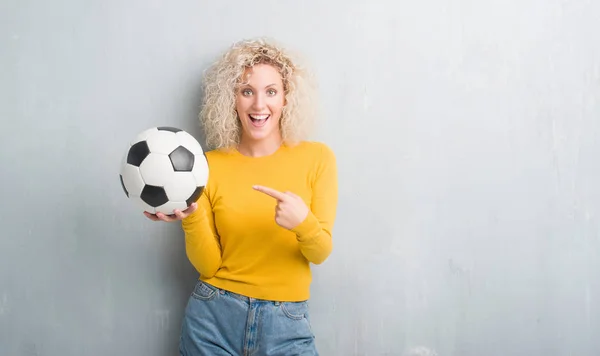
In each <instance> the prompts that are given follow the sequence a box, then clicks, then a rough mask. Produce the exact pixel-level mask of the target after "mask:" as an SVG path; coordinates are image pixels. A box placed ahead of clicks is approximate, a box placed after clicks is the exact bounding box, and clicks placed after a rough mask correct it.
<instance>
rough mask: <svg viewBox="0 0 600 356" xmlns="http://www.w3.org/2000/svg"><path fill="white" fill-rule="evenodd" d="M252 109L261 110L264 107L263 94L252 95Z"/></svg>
mask: <svg viewBox="0 0 600 356" xmlns="http://www.w3.org/2000/svg"><path fill="white" fill-rule="evenodd" d="M253 106H254V109H256V110H262V109H264V107H265V97H264V94H263V93H256V95H254V103H253Z"/></svg>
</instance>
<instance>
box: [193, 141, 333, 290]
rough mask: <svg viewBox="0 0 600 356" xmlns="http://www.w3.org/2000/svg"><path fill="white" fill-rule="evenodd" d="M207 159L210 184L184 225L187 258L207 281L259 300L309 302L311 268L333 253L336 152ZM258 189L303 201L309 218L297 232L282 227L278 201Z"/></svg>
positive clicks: (221, 154)
mask: <svg viewBox="0 0 600 356" xmlns="http://www.w3.org/2000/svg"><path fill="white" fill-rule="evenodd" d="M206 157H207V160H208V164H209V167H210V176H209V179H208V183H207V185H206V188H205V190H204V193H203V194H202V195H201V196H200V198H199V199H198V209H197V210H196V211H195V212H194V213H193V214H191V215H190V216H188V217H187V218H186V219H184V220H183V221H182V227H183V230H184V232H185V239H186V253H187V256H188V258H189V260H190V262H191V263H192V265H193V266H194V267H195V268H196V269H197V270H198V272H199V273H200V279H201V280H203V281H206V282H207V283H210V284H212V285H214V286H216V287H218V288H222V289H225V290H229V291H232V292H235V293H238V294H242V295H245V296H248V297H253V298H257V299H267V300H275V301H301V300H307V299H309V296H310V283H311V280H312V277H311V270H310V265H309V263H314V264H320V263H322V262H323V261H325V259H326V258H327V257H328V256H329V254H330V253H331V250H332V237H331V232H332V228H333V223H334V219H335V215H336V208H337V200H338V182H337V167H336V161H335V156H334V154H333V152H332V150H331V149H330V148H329V147H328V146H326V145H325V144H322V143H317V142H302V143H300V144H298V145H294V146H285V145H284V146H282V147H281V148H279V150H278V151H277V152H275V153H273V154H272V155H269V156H265V157H258V158H255V157H247V156H244V155H242V154H240V153H239V152H238V151H237V150H231V151H222V150H215V151H209V152H207V153H206ZM257 184H258V185H263V186H267V187H270V188H273V189H277V190H279V191H281V192H285V191H290V192H292V193H295V194H297V195H299V196H300V197H302V199H303V200H304V202H305V203H306V205H307V206H308V207H309V210H310V211H309V213H308V216H307V217H306V219H305V220H304V221H303V222H302V223H300V224H299V225H298V226H297V227H295V228H294V229H292V230H291V231H290V230H287V229H285V228H282V227H280V226H279V225H277V223H276V222H275V205H276V204H277V201H276V200H275V199H274V198H272V197H270V196H268V195H266V194H264V193H261V192H258V191H256V190H254V189H253V188H252V187H253V185H257Z"/></svg>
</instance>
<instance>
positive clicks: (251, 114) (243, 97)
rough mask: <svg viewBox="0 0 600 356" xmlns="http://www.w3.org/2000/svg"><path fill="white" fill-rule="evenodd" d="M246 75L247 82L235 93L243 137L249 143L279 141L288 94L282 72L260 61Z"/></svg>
mask: <svg viewBox="0 0 600 356" xmlns="http://www.w3.org/2000/svg"><path fill="white" fill-rule="evenodd" d="M244 78H246V80H245V82H246V84H244V85H242V86H240V87H239V89H238V92H237V93H236V109H237V113H238V116H239V120H240V122H241V125H242V131H243V132H242V138H243V139H244V140H245V141H248V142H258V141H264V140H280V138H281V134H280V131H279V120H280V119H281V113H282V111H283V106H284V105H285V94H284V88H283V81H282V79H281V75H280V74H279V71H278V70H277V69H276V68H275V67H273V66H271V65H268V64H257V65H255V66H254V67H252V68H248V69H247V70H246V71H245V72H244Z"/></svg>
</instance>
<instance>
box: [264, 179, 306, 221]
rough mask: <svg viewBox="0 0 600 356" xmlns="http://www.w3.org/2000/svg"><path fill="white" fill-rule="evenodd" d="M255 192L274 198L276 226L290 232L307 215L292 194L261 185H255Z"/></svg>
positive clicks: (302, 204) (300, 202) (303, 206)
mask: <svg viewBox="0 0 600 356" xmlns="http://www.w3.org/2000/svg"><path fill="white" fill-rule="evenodd" d="M253 188H254V189H255V190H257V191H259V192H262V193H265V194H266V195H268V196H270V197H272V198H275V199H276V200H277V205H276V206H275V222H276V223H277V225H279V226H281V227H283V228H286V229H288V230H291V229H293V228H295V227H296V226H298V225H300V223H301V222H303V221H304V219H306V216H307V215H308V207H307V206H306V204H305V203H304V200H302V198H301V197H299V196H298V195H296V194H294V193H292V192H284V193H282V192H280V191H277V190H275V189H272V188H268V187H265V186H262V185H255V186H254V187H253Z"/></svg>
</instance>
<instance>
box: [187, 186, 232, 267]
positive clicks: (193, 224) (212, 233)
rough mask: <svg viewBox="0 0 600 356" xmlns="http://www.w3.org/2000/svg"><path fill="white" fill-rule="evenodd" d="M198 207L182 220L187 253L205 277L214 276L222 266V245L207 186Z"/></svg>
mask: <svg viewBox="0 0 600 356" xmlns="http://www.w3.org/2000/svg"><path fill="white" fill-rule="evenodd" d="M197 204H198V208H197V209H196V210H195V211H194V212H193V213H192V214H190V215H189V216H188V217H186V218H185V219H183V220H182V221H181V226H182V228H183V231H184V232H185V249H186V254H187V257H188V259H189V260H190V262H191V263H192V265H193V266H194V267H195V268H196V270H197V271H198V272H199V273H200V274H201V275H202V276H203V277H208V278H210V277H212V276H214V275H215V273H217V271H218V270H219V268H220V267H221V261H222V260H221V246H220V244H219V236H218V234H217V232H216V228H215V223H214V215H213V211H212V206H211V203H210V200H209V196H208V191H207V189H206V188H205V189H204V191H203V192H202V194H201V195H200V198H199V199H198V201H197Z"/></svg>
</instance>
